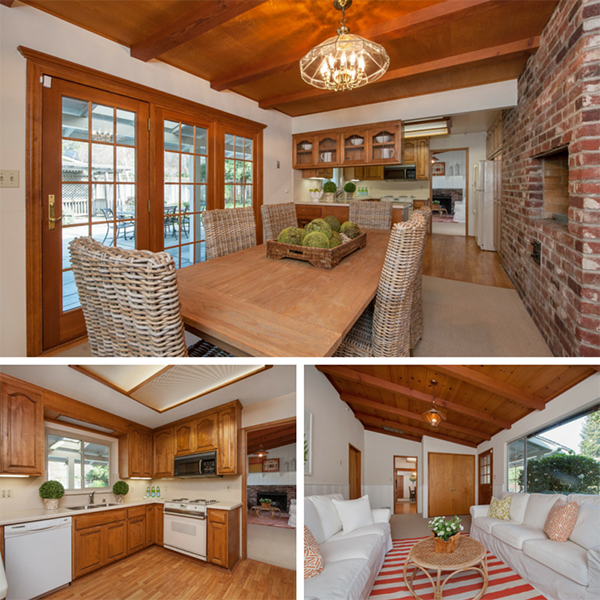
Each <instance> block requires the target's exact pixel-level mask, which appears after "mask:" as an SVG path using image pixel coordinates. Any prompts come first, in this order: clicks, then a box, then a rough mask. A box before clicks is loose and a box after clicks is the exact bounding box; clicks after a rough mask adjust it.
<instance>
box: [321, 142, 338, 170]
mask: <svg viewBox="0 0 600 600" xmlns="http://www.w3.org/2000/svg"><path fill="white" fill-rule="evenodd" d="M317 162H318V164H320V165H325V164H333V163H337V162H338V139H337V136H326V137H324V138H320V139H319V140H318V156H317Z"/></svg>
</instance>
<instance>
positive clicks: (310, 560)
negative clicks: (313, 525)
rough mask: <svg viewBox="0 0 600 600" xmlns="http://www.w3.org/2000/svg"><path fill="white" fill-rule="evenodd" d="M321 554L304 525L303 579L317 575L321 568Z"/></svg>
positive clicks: (322, 566) (322, 567)
mask: <svg viewBox="0 0 600 600" xmlns="http://www.w3.org/2000/svg"><path fill="white" fill-rule="evenodd" d="M324 568H325V565H324V564H323V556H322V554H321V550H320V548H319V544H317V541H316V540H315V538H314V537H313V534H312V533H311V532H310V529H309V528H308V527H306V525H305V526H304V579H310V578H311V577H315V576H317V575H318V574H319V573H320V572H321V571H322V570H323V569H324Z"/></svg>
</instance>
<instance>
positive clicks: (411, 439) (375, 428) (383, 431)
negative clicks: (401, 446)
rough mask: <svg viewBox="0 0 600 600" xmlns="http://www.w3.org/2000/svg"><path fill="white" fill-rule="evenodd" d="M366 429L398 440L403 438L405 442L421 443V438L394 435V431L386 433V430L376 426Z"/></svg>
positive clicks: (366, 426) (368, 426)
mask: <svg viewBox="0 0 600 600" xmlns="http://www.w3.org/2000/svg"><path fill="white" fill-rule="evenodd" d="M363 426H364V428H365V429H366V430H367V431H373V432H374V433H383V435H392V436H394V437H397V438H401V439H403V440H410V441H411V442H419V443H420V442H421V438H418V437H413V436H412V435H403V434H401V433H394V432H393V431H386V430H385V429H381V427H375V426H374V425H364V423H363Z"/></svg>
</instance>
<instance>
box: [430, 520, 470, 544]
mask: <svg viewBox="0 0 600 600" xmlns="http://www.w3.org/2000/svg"><path fill="white" fill-rule="evenodd" d="M461 521H462V519H459V518H458V517H457V516H455V517H454V518H452V519H446V518H444V517H435V518H434V519H432V520H431V521H429V529H431V531H432V532H433V534H434V535H435V537H438V538H441V539H442V540H444V541H445V542H447V541H448V540H449V539H450V538H451V537H452V536H453V535H456V534H457V533H459V532H460V531H463V529H464V527H463V526H462V525H461V524H460V523H461Z"/></svg>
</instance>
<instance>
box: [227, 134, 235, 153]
mask: <svg viewBox="0 0 600 600" xmlns="http://www.w3.org/2000/svg"><path fill="white" fill-rule="evenodd" d="M234 138H235V136H233V135H231V134H229V133H226V134H225V158H233V143H234Z"/></svg>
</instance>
